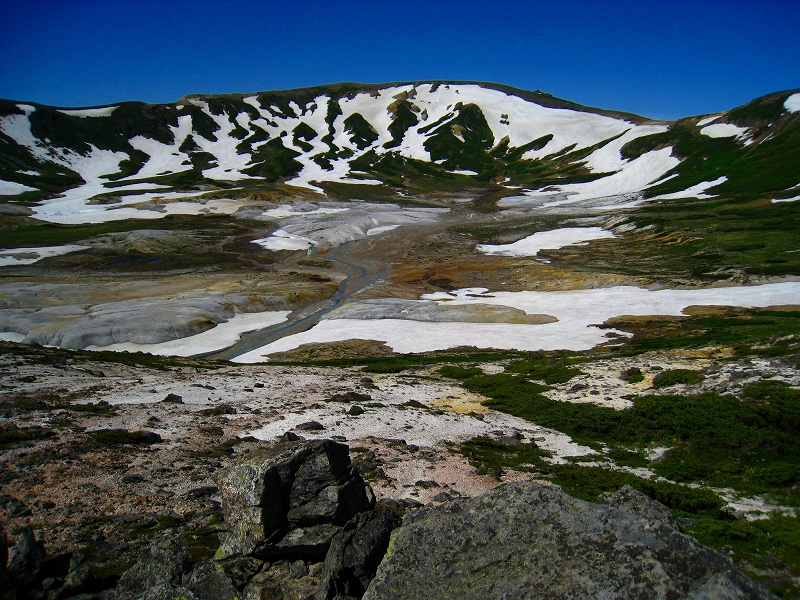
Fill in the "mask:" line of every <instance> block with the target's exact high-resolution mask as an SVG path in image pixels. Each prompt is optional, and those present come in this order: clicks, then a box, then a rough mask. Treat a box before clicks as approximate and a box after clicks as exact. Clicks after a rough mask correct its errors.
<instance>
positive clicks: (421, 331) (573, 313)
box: [234, 282, 800, 363]
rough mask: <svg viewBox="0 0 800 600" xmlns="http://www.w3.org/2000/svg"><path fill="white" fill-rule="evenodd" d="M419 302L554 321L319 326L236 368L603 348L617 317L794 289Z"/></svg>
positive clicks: (764, 302) (751, 299) (793, 295)
mask: <svg viewBox="0 0 800 600" xmlns="http://www.w3.org/2000/svg"><path fill="white" fill-rule="evenodd" d="M422 299H423V300H436V301H439V302H442V303H453V304H470V303H476V304H493V305H498V306H510V307H513V308H518V309H521V310H524V311H525V312H526V313H528V314H550V315H554V316H555V317H557V318H558V322H555V323H545V324H541V325H525V324H510V323H453V322H439V323H436V322H423V321H411V320H403V319H379V320H375V319H370V320H358V319H324V320H322V321H321V322H320V323H319V324H317V325H316V326H315V327H313V328H312V329H310V330H308V331H305V332H303V333H298V334H295V335H292V336H288V337H285V338H282V339H280V340H277V341H275V342H273V343H271V344H268V345H266V346H263V347H261V348H258V349H256V350H253V351H251V352H248V353H246V354H242V355H241V356H238V357H237V358H235V359H234V361H235V362H242V363H251V362H260V361H263V360H265V359H266V357H267V356H268V355H269V354H272V353H274V352H285V351H288V350H292V349H294V348H297V347H298V346H300V345H302V344H309V343H330V342H337V341H342V340H349V339H366V340H377V341H383V342H386V343H387V344H388V345H389V346H390V347H391V348H392V349H393V350H394V351H395V352H401V353H413V352H430V351H434V350H445V349H447V348H455V347H458V346H476V347H479V348H497V349H506V350H512V349H514V350H523V351H535V350H559V349H564V350H588V349H589V348H592V347H594V346H596V345H598V344H602V343H603V342H608V341H609V338H608V337H607V336H608V334H609V333H612V334H613V333H619V332H615V330H607V329H601V328H599V327H597V324H600V323H603V322H604V321H607V320H608V319H611V318H613V317H620V316H623V315H631V316H635V315H642V316H644V315H680V314H682V311H683V310H684V309H685V308H686V307H688V306H693V305H703V306H745V307H764V306H776V305H787V304H797V303H798V302H799V301H800V282H786V283H774V284H767V285H761V286H749V287H725V288H709V289H699V290H646V289H642V288H636V287H629V286H620V287H612V288H601V289H591V290H576V291H561V292H536V291H529V292H491V293H488V292H487V290H486V289H485V288H466V289H462V290H457V291H455V292H452V293H445V292H441V293H436V294H426V295H424V296H422Z"/></svg>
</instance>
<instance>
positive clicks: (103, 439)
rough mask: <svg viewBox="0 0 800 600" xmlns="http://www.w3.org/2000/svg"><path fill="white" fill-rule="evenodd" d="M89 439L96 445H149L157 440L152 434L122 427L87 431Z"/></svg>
mask: <svg viewBox="0 0 800 600" xmlns="http://www.w3.org/2000/svg"><path fill="white" fill-rule="evenodd" d="M89 440H90V443H91V444H92V445H96V446H123V445H129V444H130V445H140V444H142V445H149V444H153V443H154V442H156V441H157V440H156V439H155V438H154V437H153V435H152V434H151V435H148V434H147V433H144V432H142V431H126V430H124V429H98V430H96V431H92V432H90V433H89Z"/></svg>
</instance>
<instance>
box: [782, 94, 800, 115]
mask: <svg viewBox="0 0 800 600" xmlns="http://www.w3.org/2000/svg"><path fill="white" fill-rule="evenodd" d="M783 106H784V108H785V109H786V110H788V111H789V112H793V113H795V112H800V94H792V95H791V96H789V97H788V98H787V99H786V100H785V101H784V103H783Z"/></svg>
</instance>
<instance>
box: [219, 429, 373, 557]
mask: <svg viewBox="0 0 800 600" xmlns="http://www.w3.org/2000/svg"><path fill="white" fill-rule="evenodd" d="M218 483H219V487H220V495H221V497H222V506H223V509H224V511H225V515H226V521H228V523H230V525H231V526H230V530H229V531H228V532H227V534H226V535H225V536H224V539H223V540H222V544H221V546H220V550H219V556H220V557H229V556H233V555H236V554H240V555H248V554H250V553H251V552H252V551H253V550H254V549H255V548H256V546H259V547H260V549H261V550H260V552H261V555H266V554H269V552H270V551H268V550H265V549H264V546H265V545H269V544H274V543H275V542H277V541H280V540H282V539H283V538H284V537H285V536H286V535H287V532H288V531H289V530H290V529H291V528H292V527H293V526H298V525H302V526H305V525H318V524H325V523H327V524H336V525H344V523H346V522H347V521H348V520H350V518H352V517H353V516H354V515H355V514H356V513H358V512H360V511H363V510H368V509H369V508H371V507H372V506H374V502H375V499H374V496H373V494H372V490H371V489H370V488H369V486H367V485H366V484H365V483H364V480H363V479H362V478H361V476H360V475H358V473H357V472H355V471H354V470H353V469H351V467H350V456H349V449H348V447H347V446H346V445H344V444H339V443H336V442H334V441H332V440H313V441H301V442H286V443H283V444H276V445H274V446H271V447H269V448H265V449H263V450H261V451H260V452H257V453H254V454H253V455H252V456H250V457H248V458H246V459H244V460H243V461H241V462H239V463H238V464H236V465H234V466H233V467H231V468H230V469H229V470H228V471H227V472H225V473H224V474H223V475H222V476H221V477H220V478H219V480H218ZM323 555H324V552H323Z"/></svg>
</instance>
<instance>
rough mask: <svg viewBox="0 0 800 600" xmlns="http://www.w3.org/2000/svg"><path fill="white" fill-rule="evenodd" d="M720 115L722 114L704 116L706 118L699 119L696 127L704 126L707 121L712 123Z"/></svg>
mask: <svg viewBox="0 0 800 600" xmlns="http://www.w3.org/2000/svg"><path fill="white" fill-rule="evenodd" d="M721 116H722V115H711V116H710V117H706V118H704V119H700V120H699V121H698V122H697V126H698V127H703V126H705V125H708V124H709V123H713V122H714V121H716V120H717V119H719V118H720V117H721Z"/></svg>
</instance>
